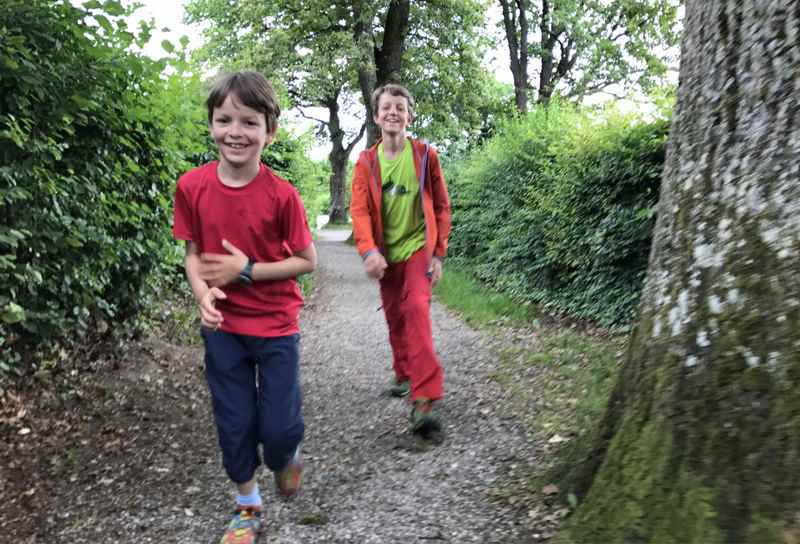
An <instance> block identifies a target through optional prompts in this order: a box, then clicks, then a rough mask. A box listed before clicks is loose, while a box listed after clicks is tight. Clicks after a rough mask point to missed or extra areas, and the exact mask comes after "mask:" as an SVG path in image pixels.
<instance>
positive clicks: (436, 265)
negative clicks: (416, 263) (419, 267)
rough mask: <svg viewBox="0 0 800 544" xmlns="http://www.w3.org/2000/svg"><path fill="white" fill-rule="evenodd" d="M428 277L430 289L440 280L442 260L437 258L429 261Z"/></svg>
mask: <svg viewBox="0 0 800 544" xmlns="http://www.w3.org/2000/svg"><path fill="white" fill-rule="evenodd" d="M428 277H429V278H430V279H431V287H436V284H437V283H439V280H440V279H442V260H441V259H440V258H439V257H434V258H432V259H431V266H430V267H429V268H428Z"/></svg>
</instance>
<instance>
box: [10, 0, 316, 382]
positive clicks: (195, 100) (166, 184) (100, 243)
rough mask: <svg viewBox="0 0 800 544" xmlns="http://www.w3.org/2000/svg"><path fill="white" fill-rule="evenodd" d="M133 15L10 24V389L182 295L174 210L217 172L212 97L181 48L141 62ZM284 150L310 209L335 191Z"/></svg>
mask: <svg viewBox="0 0 800 544" xmlns="http://www.w3.org/2000/svg"><path fill="white" fill-rule="evenodd" d="M126 13H127V11H126V9H125V8H124V7H123V6H122V5H121V4H120V3H119V2H116V1H113V0H109V1H104V2H86V3H85V4H84V7H75V6H73V5H72V4H71V2H70V1H68V0H63V1H60V2H58V1H52V0H5V3H4V5H3V9H2V10H0V74H1V75H2V77H0V375H2V373H3V371H7V370H8V369H9V368H11V367H12V366H13V365H15V364H17V363H18V362H19V361H20V359H21V358H22V357H23V356H24V355H28V356H32V357H33V356H35V353H36V351H37V350H40V349H43V348H48V347H50V348H52V347H53V346H54V345H55V344H56V343H57V342H60V341H63V340H69V339H72V340H73V341H75V340H79V339H80V338H81V337H82V335H83V333H84V332H85V331H87V330H89V329H90V328H92V327H93V325H98V324H99V325H100V327H99V328H100V330H105V331H108V332H109V333H113V332H117V331H124V330H128V329H130V328H132V326H133V325H136V323H137V320H138V319H137V318H138V317H140V316H141V315H142V314H143V313H144V310H146V309H147V308H148V307H152V305H153V304H154V302H155V301H156V300H157V296H158V292H159V289H160V288H163V287H164V286H165V285H169V284H170V283H171V284H172V285H173V288H174V285H175V281H172V282H165V281H164V280H165V279H169V278H172V279H173V280H174V279H175V274H174V272H175V270H176V268H179V265H180V263H181V262H182V257H183V249H182V248H181V247H180V246H179V245H177V244H176V243H175V242H174V241H173V240H172V238H171V230H170V225H171V221H172V198H173V194H174V187H175V182H176V180H177V178H178V177H179V175H180V174H181V173H182V172H184V171H185V170H186V169H187V168H189V167H191V166H192V165H193V164H196V163H197V162H199V161H202V160H204V159H206V158H208V150H209V144H210V140H209V139H207V137H206V135H207V128H206V116H205V111H204V105H203V103H204V99H205V93H206V90H205V86H204V85H203V83H202V81H201V80H200V78H199V76H197V75H192V74H191V73H190V71H189V65H188V64H187V63H186V61H185V57H184V55H183V52H179V51H176V50H175V48H174V47H173V46H172V45H171V44H169V43H166V44H165V49H166V50H167V51H169V52H170V53H171V54H172V55H171V56H170V60H169V61H166V60H165V61H154V60H151V59H149V58H147V57H144V56H142V55H140V54H136V53H133V52H131V51H132V49H133V46H134V45H142V44H143V43H144V41H146V40H147V39H148V33H149V31H148V30H147V29H143V30H141V31H139V34H138V35H134V34H133V33H131V32H130V31H129V30H128V29H127V27H126V25H125V22H124V20H125V19H124V16H125V15H126ZM182 44H183V45H184V46H185V45H186V43H185V40H182ZM167 62H169V63H170V65H171V67H172V68H173V75H171V76H165V75H163V74H164V68H165V67H166V65H167ZM175 70H177V73H176V72H175ZM282 136H285V137H284V138H283V139H282V141H279V142H278V143H277V144H276V145H275V146H273V147H271V148H269V149H268V150H267V152H266V153H265V160H267V162H268V163H270V164H271V165H273V166H275V167H276V168H277V169H278V170H279V171H280V172H281V173H282V174H283V175H286V176H287V177H289V179H290V180H291V181H293V182H295V183H297V184H298V185H299V186H300V190H301V192H303V193H304V198H305V199H306V200H311V199H313V198H312V196H313V195H311V194H310V193H313V191H316V190H318V187H319V186H320V185H321V184H323V183H324V179H325V172H324V171H323V172H320V168H319V166H318V165H317V164H315V163H313V162H311V161H309V160H308V159H307V158H306V155H307V150H308V148H309V147H310V146H311V145H312V142H311V141H310V140H309V138H308V137H301V138H293V137H291V136H290V135H289V134H288V133H285V132H284V133H282ZM177 279H178V280H179V281H180V282H181V284H182V283H183V281H182V279H181V278H179V277H178V278H177ZM180 288H186V286H185V285H181V286H180Z"/></svg>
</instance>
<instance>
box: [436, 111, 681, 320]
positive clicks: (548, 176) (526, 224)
mask: <svg viewBox="0 0 800 544" xmlns="http://www.w3.org/2000/svg"><path fill="white" fill-rule="evenodd" d="M667 129H668V122H667V121H666V120H658V121H654V122H650V123H645V122H642V121H640V120H636V119H634V118H630V117H624V116H621V115H610V116H609V117H607V118H605V119H603V118H597V117H592V116H590V115H589V114H588V113H586V112H582V111H577V110H575V109H572V108H570V107H566V106H562V105H559V104H553V105H551V106H550V107H549V108H547V109H537V110H535V111H533V112H531V113H530V114H529V115H528V116H527V117H526V118H525V119H522V120H519V121H514V122H511V123H510V124H508V125H507V126H505V127H504V128H503V129H502V130H501V132H500V133H499V134H498V135H497V136H495V137H494V138H492V139H491V140H489V141H488V142H487V143H486V144H485V145H484V146H483V147H481V148H480V149H478V150H477V151H476V152H475V153H473V154H472V155H470V157H469V158H468V159H467V160H465V161H463V162H460V163H457V164H453V165H451V166H450V167H449V168H448V172H447V179H448V180H449V183H450V188H451V193H452V195H451V196H452V200H453V208H454V212H453V233H452V235H451V246H450V247H451V255H452V256H454V257H455V258H457V259H459V260H461V261H463V262H464V263H465V264H467V265H468V266H470V268H471V269H472V270H474V271H475V273H476V275H477V276H478V277H479V278H480V279H482V280H483V281H485V282H487V283H489V284H491V285H493V286H495V287H497V288H499V289H501V290H503V291H505V292H507V293H509V294H510V295H512V296H513V297H514V298H516V299H517V300H520V301H525V302H532V303H537V304H540V305H541V306H543V307H544V308H546V309H549V310H551V311H557V312H563V313H568V314H570V315H573V316H576V317H584V318H591V319H594V320H597V321H598V322H600V323H602V324H604V325H622V324H625V323H627V322H628V321H629V320H630V319H631V318H632V317H633V313H634V311H635V308H636V305H637V303H638V299H639V291H640V288H641V283H642V281H643V278H644V273H645V269H646V266H647V257H648V253H649V248H650V241H651V233H652V228H653V224H654V206H655V203H656V201H657V198H658V189H659V184H660V175H661V169H662V165H663V161H664V145H665V141H666V135H667Z"/></svg>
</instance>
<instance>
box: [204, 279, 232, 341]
mask: <svg viewBox="0 0 800 544" xmlns="http://www.w3.org/2000/svg"><path fill="white" fill-rule="evenodd" d="M225 298H228V297H227V296H226V295H225V293H223V292H222V289H220V288H218V287H212V288H211V289H209V290H208V292H207V293H206V294H205V295H203V298H201V299H200V302H199V304H200V323H201V324H202V325H203V326H204V327H206V328H208V329H213V330H217V329H218V328H219V326H220V325H221V324H222V312H220V311H219V310H217V300H223V299H225Z"/></svg>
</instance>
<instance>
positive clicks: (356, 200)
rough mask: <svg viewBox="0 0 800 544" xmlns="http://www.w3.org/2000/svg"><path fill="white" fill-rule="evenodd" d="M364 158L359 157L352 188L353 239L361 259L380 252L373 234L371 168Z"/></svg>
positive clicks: (354, 170) (351, 215)
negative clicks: (370, 196)
mask: <svg viewBox="0 0 800 544" xmlns="http://www.w3.org/2000/svg"><path fill="white" fill-rule="evenodd" d="M366 162H367V161H366V160H364V157H363V156H361V157H359V159H358V161H356V165H355V167H354V168H353V181H352V186H351V188H350V191H351V195H350V218H351V219H352V221H353V239H354V240H355V243H356V249H357V250H358V254H359V255H361V258H362V259H363V258H366V257H367V256H368V255H369V254H371V253H374V252H379V251H380V250H379V249H378V245H377V243H376V242H375V234H374V233H373V232H372V218H371V217H370V205H369V168H368V167H367V164H366Z"/></svg>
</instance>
